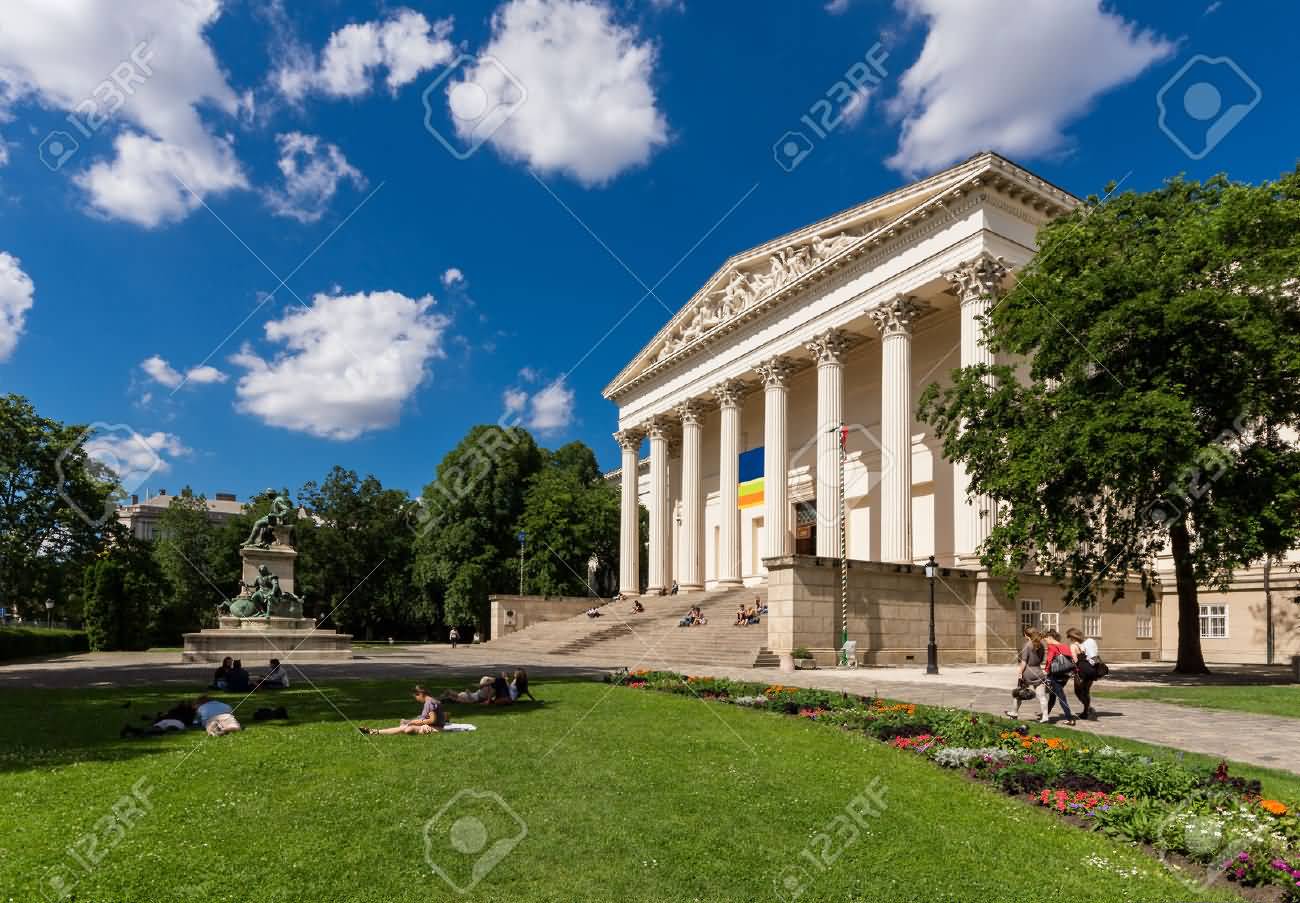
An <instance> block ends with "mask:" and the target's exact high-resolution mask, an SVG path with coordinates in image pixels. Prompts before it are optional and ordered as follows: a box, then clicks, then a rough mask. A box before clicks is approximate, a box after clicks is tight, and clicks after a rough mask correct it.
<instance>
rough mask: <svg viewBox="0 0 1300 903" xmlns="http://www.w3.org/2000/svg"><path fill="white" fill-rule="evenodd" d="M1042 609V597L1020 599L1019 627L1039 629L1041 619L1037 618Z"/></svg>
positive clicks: (1022, 628)
mask: <svg viewBox="0 0 1300 903" xmlns="http://www.w3.org/2000/svg"><path fill="white" fill-rule="evenodd" d="M1042 611H1043V600H1042V599H1021V600H1020V629H1021V630H1024V629H1025V628H1026V627H1032V628H1034V629H1035V630H1038V629H1040V624H1041V621H1040V620H1039V618H1040V616H1041V615H1042Z"/></svg>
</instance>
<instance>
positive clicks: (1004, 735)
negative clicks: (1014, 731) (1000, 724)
mask: <svg viewBox="0 0 1300 903" xmlns="http://www.w3.org/2000/svg"><path fill="white" fill-rule="evenodd" d="M998 737H999V738H1000V739H1002V740H1010V739H1011V731H1003V732H1002V733H1000V734H998Z"/></svg>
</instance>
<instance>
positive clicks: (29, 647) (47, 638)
mask: <svg viewBox="0 0 1300 903" xmlns="http://www.w3.org/2000/svg"><path fill="white" fill-rule="evenodd" d="M88 651H90V643H89V642H87V640H86V632H85V631H84V630H63V629H61V628H58V627H56V628H54V629H52V630H51V629H47V628H45V627H0V662H5V661H10V660H11V659H16V658H33V657H36V656H41V655H58V654H60V653H65V652H88Z"/></svg>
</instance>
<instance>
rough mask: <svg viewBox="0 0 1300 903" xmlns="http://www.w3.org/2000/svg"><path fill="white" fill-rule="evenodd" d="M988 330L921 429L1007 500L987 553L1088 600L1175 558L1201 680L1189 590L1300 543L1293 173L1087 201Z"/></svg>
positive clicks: (1043, 236)
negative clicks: (981, 357) (989, 363)
mask: <svg viewBox="0 0 1300 903" xmlns="http://www.w3.org/2000/svg"><path fill="white" fill-rule="evenodd" d="M1038 242H1039V250H1038V253H1037V255H1036V256H1035V257H1034V259H1033V260H1032V261H1031V263H1030V264H1029V265H1028V266H1027V267H1026V268H1025V270H1024V271H1023V272H1022V273H1021V274H1019V279H1018V282H1017V285H1016V287H1015V288H1014V289H1013V290H1012V291H1010V292H1009V293H1008V295H1007V296H1006V297H1005V298H1004V299H1002V300H1001V301H1000V302H999V303H997V304H996V305H995V306H994V307H993V309H992V312H991V315H990V316H989V318H988V320H987V323H986V324H985V327H986V340H987V341H988V342H989V344H990V345H991V347H992V348H993V350H994V351H995V352H998V353H1000V354H1001V355H1003V358H1002V359H1003V360H1005V359H1006V356H1007V355H1011V356H1014V359H1015V360H1019V361H1025V362H1026V364H1024V365H1020V366H1017V367H1012V366H1008V365H1005V364H999V365H997V366H994V367H992V368H987V367H984V366H976V367H969V368H964V369H962V370H959V371H956V372H955V373H954V374H953V382H952V385H951V386H949V387H947V388H940V387H939V386H937V385H932V386H930V387H929V388H928V389H927V390H926V392H925V393H924V394H923V396H922V398H921V401H920V405H919V416H920V417H921V418H922V419H924V420H927V421H928V422H929V423H930V424H931V425H932V426H933V427H934V429H935V431H936V433H937V434H938V435H939V436H940V437H941V438H942V439H943V442H944V453H945V455H946V456H948V457H949V458H951V459H953V460H956V461H960V462H962V463H963V464H964V465H965V466H966V468H967V471H968V473H969V474H970V478H971V491H972V492H974V493H982V494H987V495H989V496H992V497H993V498H995V499H998V500H1000V501H1001V502H1003V503H1004V504H1002V505H1000V506H999V508H998V516H997V520H996V523H994V524H993V525H992V532H991V535H990V537H989V539H988V541H987V543H986V544H985V545H984V547H983V549H982V560H983V562H984V564H985V565H986V566H987V567H989V568H990V569H992V570H993V571H994V572H995V573H1001V574H1004V575H1008V576H1010V577H1012V578H1013V580H1014V575H1015V574H1016V573H1019V572H1021V571H1023V570H1026V569H1029V570H1037V571H1041V572H1045V573H1048V574H1050V575H1051V576H1052V577H1054V578H1055V579H1056V580H1057V581H1058V582H1059V583H1061V584H1062V585H1063V586H1064V587H1065V588H1066V591H1067V601H1069V602H1072V603H1077V604H1083V605H1087V604H1091V603H1092V602H1094V601H1095V599H1096V597H1097V595H1098V593H1099V591H1100V587H1101V586H1102V585H1106V586H1108V587H1110V588H1111V590H1112V592H1122V590H1123V586H1124V582H1125V581H1126V580H1127V579H1129V578H1130V577H1131V576H1133V575H1136V576H1137V577H1138V578H1139V579H1140V580H1141V581H1142V584H1143V586H1144V587H1146V588H1147V591H1148V593H1150V587H1151V581H1152V579H1153V578H1154V577H1155V576H1156V575H1157V563H1158V561H1157V560H1158V557H1159V556H1161V555H1163V554H1166V553H1167V554H1169V555H1171V556H1172V562H1173V566H1174V573H1175V581H1176V585H1177V593H1178V600H1179V605H1178V619H1179V646H1178V662H1177V665H1176V668H1177V670H1179V671H1183V672H1200V671H1204V670H1205V663H1204V660H1203V656H1202V654H1201V649H1200V635H1199V625H1198V614H1199V610H1198V603H1197V584H1198V583H1200V584H1210V585H1216V586H1221V585H1224V584H1225V583H1226V582H1227V581H1228V580H1229V579H1230V578H1231V575H1232V573H1233V571H1234V570H1235V569H1238V568H1241V567H1242V566H1245V565H1246V564H1248V563H1250V562H1253V561H1256V560H1259V559H1260V558H1262V557H1264V556H1267V555H1280V554H1282V553H1283V552H1284V551H1286V550H1287V549H1290V548H1293V547H1294V546H1295V545H1296V542H1297V538H1298V537H1300V452H1298V451H1297V448H1296V446H1295V440H1296V436H1297V429H1298V428H1300V305H1298V303H1297V298H1298V294H1297V289H1298V286H1300V283H1298V282H1297V277H1296V274H1297V273H1300V170H1297V172H1292V173H1288V174H1286V175H1284V176H1283V177H1282V178H1281V179H1279V180H1277V181H1275V182H1267V183H1264V184H1262V185H1258V186H1251V185H1243V184H1239V183H1233V182H1231V181H1229V180H1228V179H1227V178H1226V177H1223V176H1218V177H1215V178H1213V179H1210V180H1208V181H1206V182H1204V183H1199V182H1195V181H1189V180H1185V179H1181V178H1179V179H1174V180H1171V181H1169V182H1168V183H1167V184H1165V185H1164V187H1162V188H1160V189H1158V190H1155V191H1150V192H1146V193H1134V192H1127V193H1124V194H1121V195H1118V196H1117V197H1114V198H1113V199H1111V200H1109V201H1107V202H1105V203H1102V202H1101V201H1100V200H1098V199H1097V198H1095V197H1094V198H1089V199H1088V201H1087V202H1086V203H1084V204H1083V205H1081V206H1080V207H1079V208H1078V209H1076V210H1074V211H1073V212H1071V213H1070V214H1067V215H1066V216H1064V217H1061V218H1060V219H1058V220H1056V221H1055V222H1053V223H1051V224H1049V225H1048V226H1046V227H1045V228H1044V229H1043V230H1042V231H1041V232H1040V233H1039V239H1038Z"/></svg>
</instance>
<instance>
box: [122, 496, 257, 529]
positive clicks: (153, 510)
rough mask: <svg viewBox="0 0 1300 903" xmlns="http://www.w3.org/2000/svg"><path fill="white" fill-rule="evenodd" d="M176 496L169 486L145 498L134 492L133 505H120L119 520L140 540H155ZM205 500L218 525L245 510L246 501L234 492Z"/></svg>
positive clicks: (211, 518) (209, 513) (211, 517)
mask: <svg viewBox="0 0 1300 903" xmlns="http://www.w3.org/2000/svg"><path fill="white" fill-rule="evenodd" d="M175 498H178V496H174V495H168V494H167V490H166V489H159V490H158V492H157V494H156V495H152V496H146V497H145V498H143V499H142V498H140V496H138V495H133V496H131V503H130V504H129V505H118V507H117V519H118V522H119V523H121V524H122V526H124V527H126V528H127V529H128V530H130V531H131V535H132V536H134V537H135V538H136V539H147V540H150V541H153V540H155V539H157V538H158V535H159V533H160V532H161V530H162V516H163V512H164V511H166V510H167V507H168V506H169V505H170V504H171V503H172V499H175ZM204 501H206V502H207V505H208V520H210V521H212V522H213V523H214V524H220V523H224V522H225V521H228V520H230V519H231V518H232V517H235V516H236V515H239V514H242V513H243V511H244V503H243V502H241V501H239V500H238V499H236V498H235V494H234V493H233V492H218V493H215V494H214V495H213V496H212V498H209V499H205V500H204Z"/></svg>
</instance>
